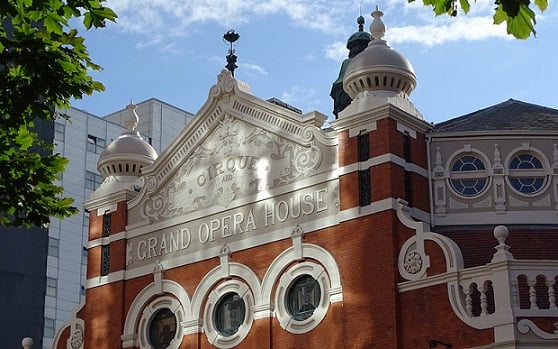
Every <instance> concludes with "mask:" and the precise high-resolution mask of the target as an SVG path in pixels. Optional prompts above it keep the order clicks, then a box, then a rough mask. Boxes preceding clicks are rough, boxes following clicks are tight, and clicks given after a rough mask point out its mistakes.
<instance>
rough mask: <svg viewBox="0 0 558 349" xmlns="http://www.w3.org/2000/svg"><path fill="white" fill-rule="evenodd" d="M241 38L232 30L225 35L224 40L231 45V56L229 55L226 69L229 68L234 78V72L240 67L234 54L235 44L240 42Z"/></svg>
mask: <svg viewBox="0 0 558 349" xmlns="http://www.w3.org/2000/svg"><path fill="white" fill-rule="evenodd" d="M239 38H240V35H239V34H238V33H237V32H235V31H234V30H232V29H231V30H229V31H228V32H226V33H225V34H224V35H223V39H224V40H225V41H227V42H228V43H230V45H231V46H230V48H229V54H228V55H227V65H226V66H225V68H227V69H228V70H229V71H230V72H231V73H232V76H234V70H235V69H236V68H238V66H237V65H236V60H237V58H238V57H237V56H236V55H235V54H234V47H233V44H234V43H235V42H236V41H238V39H239Z"/></svg>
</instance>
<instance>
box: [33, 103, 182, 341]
mask: <svg viewBox="0 0 558 349" xmlns="http://www.w3.org/2000/svg"><path fill="white" fill-rule="evenodd" d="M133 107H134V105H132V104H130V105H129V106H128V107H127V108H123V109H122V110H119V111H116V112H114V113H112V114H109V115H107V116H105V117H99V116H96V115H94V114H91V113H89V112H87V111H84V110H79V109H75V108H71V109H69V110H62V111H60V113H61V114H67V115H68V116H70V119H69V120H66V119H64V118H59V119H58V120H57V121H56V122H55V125H54V143H55V152H56V153H60V154H61V155H62V156H64V157H66V158H67V159H69V163H68V165H67V166H66V171H65V172H64V174H63V175H62V177H61V178H60V184H61V185H62V187H64V194H65V195H66V196H67V197H72V198H73V199H74V200H75V201H74V205H75V206H76V207H78V208H80V212H79V214H77V215H75V216H73V217H70V218H66V219H64V220H59V219H56V218H53V219H52V220H51V226H50V228H49V230H48V235H49V241H48V257H47V268H46V291H45V309H44V317H45V319H44V337H43V341H42V347H43V348H50V347H51V346H52V339H53V337H54V335H55V333H56V331H57V329H58V328H59V327H61V326H62V325H63V324H64V323H65V322H67V321H68V319H69V318H70V314H71V311H72V310H73V309H74V308H75V307H76V306H77V305H78V304H79V303H80V301H81V298H82V297H84V295H85V288H84V285H85V277H86V274H87V269H86V268H87V265H86V263H87V250H86V249H85V244H86V242H87V240H88V237H87V231H88V224H89V216H88V213H87V212H84V210H83V207H82V205H81V203H82V202H83V201H84V200H85V199H87V198H89V197H90V196H91V193H92V192H93V191H94V190H95V189H97V187H98V186H99V185H100V184H101V183H102V181H103V179H102V177H101V176H100V175H99V173H98V171H97V161H98V160H99V155H100V154H101V152H102V151H103V149H104V147H105V145H107V144H109V143H110V142H111V141H112V140H114V139H116V138H117V137H118V136H119V135H120V134H121V133H122V131H123V130H124V129H125V127H124V126H123V120H124V117H125V115H126V113H129V112H130V110H129V109H130V108H133ZM135 107H136V113H137V114H138V116H139V118H140V124H139V125H138V127H137V130H138V131H139V132H140V133H141V135H142V136H143V137H144V138H145V140H146V141H147V142H149V143H150V144H151V145H152V146H153V148H154V149H155V150H156V151H157V152H158V153H160V152H161V151H162V150H163V149H164V148H165V147H166V146H167V145H168V144H169V143H170V141H171V140H173V139H174V138H175V136H176V135H177V133H178V132H179V131H180V130H181V129H182V128H183V126H184V125H185V124H186V123H187V122H188V121H190V119H191V118H192V114H191V113H189V112H187V111H185V110H182V109H180V108H177V107H175V106H172V105H170V104H168V103H165V102H162V101H160V100H157V99H154V98H151V99H148V100H146V101H143V102H141V103H138V104H137V106H135ZM37 339H38V338H36V339H35V340H36V343H37ZM37 347H38V346H37Z"/></svg>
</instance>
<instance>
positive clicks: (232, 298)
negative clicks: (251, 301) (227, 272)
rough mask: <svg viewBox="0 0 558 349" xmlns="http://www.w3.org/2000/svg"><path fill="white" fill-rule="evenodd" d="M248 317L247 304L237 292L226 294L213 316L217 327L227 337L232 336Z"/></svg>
mask: <svg viewBox="0 0 558 349" xmlns="http://www.w3.org/2000/svg"><path fill="white" fill-rule="evenodd" d="M245 317H246V304H244V300H243V299H242V298H241V297H240V296H239V295H238V294H236V293H234V292H231V293H227V294H225V295H224V296H223V297H221V299H219V301H218V302H217V305H216V306H215V312H214V316H213V320H214V325H215V329H216V330H217V332H219V334H221V335H222V336H225V337H229V336H232V335H233V334H235V333H236V332H237V331H238V328H239V327H240V325H242V323H243V322H244V319H245Z"/></svg>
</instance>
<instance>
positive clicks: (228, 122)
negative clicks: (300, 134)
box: [141, 114, 323, 221]
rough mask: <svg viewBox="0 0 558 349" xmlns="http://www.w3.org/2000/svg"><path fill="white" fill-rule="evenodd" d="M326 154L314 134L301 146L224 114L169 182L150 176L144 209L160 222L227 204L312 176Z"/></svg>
mask: <svg viewBox="0 0 558 349" xmlns="http://www.w3.org/2000/svg"><path fill="white" fill-rule="evenodd" d="M310 138H312V137H310ZM322 157H323V150H322V149H321V148H320V147H319V146H317V145H316V143H315V142H314V141H312V140H311V139H309V140H308V143H307V144H305V145H301V144H298V143H295V142H292V141H290V140H287V139H285V138H282V137H279V136H278V135H277V134H275V133H272V132H269V131H266V130H264V129H262V128H260V127H256V126H253V125H251V124H249V123H246V122H244V121H241V120H238V119H237V118H235V117H233V116H231V115H228V114H226V115H225V117H224V118H223V119H222V120H221V121H220V122H219V126H218V127H217V128H216V129H215V130H214V131H213V132H212V133H211V134H210V135H209V137H208V138H207V139H206V141H205V142H204V143H203V144H202V145H200V146H199V147H198V148H196V149H195V151H194V152H193V154H192V155H191V156H190V157H188V158H187V159H186V160H185V161H184V163H183V164H182V165H181V166H180V167H179V168H178V170H177V171H176V173H175V174H174V176H172V177H171V178H170V180H169V181H168V182H167V183H166V184H164V185H163V186H162V187H161V188H157V186H156V179H155V177H152V178H149V179H148V181H147V184H146V190H147V196H146V198H147V199H146V200H145V201H144V202H143V203H142V205H141V214H142V217H143V218H144V219H149V220H151V221H157V220H161V219H168V218H172V217H176V216H179V215H182V214H185V213H189V212H193V211H196V210H200V209H205V208H208V207H215V206H219V207H222V208H227V207H229V206H230V205H231V203H232V202H233V201H235V200H237V199H239V198H242V197H246V196H250V195H254V194H257V193H258V192H262V191H266V190H271V189H274V188H276V187H278V186H281V185H284V184H289V183H292V182H294V181H296V180H298V179H300V178H303V177H308V176H311V175H312V174H314V173H315V171H316V169H317V168H318V167H319V166H320V164H321V163H322Z"/></svg>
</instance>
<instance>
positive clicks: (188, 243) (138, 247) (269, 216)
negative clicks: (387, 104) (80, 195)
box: [127, 156, 331, 265]
mask: <svg viewBox="0 0 558 349" xmlns="http://www.w3.org/2000/svg"><path fill="white" fill-rule="evenodd" d="M241 166H244V167H253V166H257V158H254V157H249V156H243V157H238V158H236V159H235V160H234V161H232V160H230V159H228V160H226V161H225V162H223V163H222V164H221V165H220V166H218V165H214V166H211V167H210V169H208V172H207V173H206V174H205V175H204V176H200V177H198V181H199V182H203V181H206V180H207V179H208V178H210V176H214V175H216V174H218V173H222V172H223V171H231V172H232V171H236V170H238V169H239V168H241ZM328 194H329V192H328V187H324V188H319V189H314V190H312V191H308V190H301V191H298V192H295V193H294V195H291V196H289V197H283V198H282V200H277V199H269V200H266V201H265V202H263V204H262V205H253V206H252V207H250V208H249V209H238V210H237V211H233V212H231V213H230V214H225V215H223V214H221V215H219V216H214V217H208V218H204V219H199V220H197V221H193V222H190V223H185V224H188V227H186V226H184V225H183V226H182V227H179V228H176V229H174V230H167V231H161V232H158V233H153V234H151V236H146V237H144V238H143V239H138V240H135V242H133V240H129V242H128V245H129V246H128V250H127V251H129V254H132V255H133V256H134V257H137V258H134V260H137V261H145V260H149V259H152V258H155V257H160V256H164V255H168V254H172V253H175V252H178V251H184V250H187V249H189V248H195V249H199V248H203V247H202V246H203V245H213V243H219V244H222V243H225V241H219V240H225V239H233V240H232V241H234V239H238V237H237V238H235V236H238V235H240V234H248V233H249V232H253V231H257V230H258V228H259V225H262V224H263V226H265V227H271V226H273V225H275V224H279V225H280V224H282V223H285V224H291V223H295V222H294V220H295V219H298V218H301V217H305V216H311V215H315V214H318V213H320V212H325V211H327V210H329V209H330V208H331V207H330V206H331V205H330V204H329V202H330V201H331V198H330V197H329V195H328ZM196 230H197V237H196V236H195V235H194V237H193V236H192V233H191V231H194V232H195V231H196ZM194 234H195V233H194ZM227 243H228V242H227ZM192 246H195V247H192ZM130 259H131V258H130ZM134 260H133V261H130V263H129V264H130V265H133V264H134V263H135V261H134Z"/></svg>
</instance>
